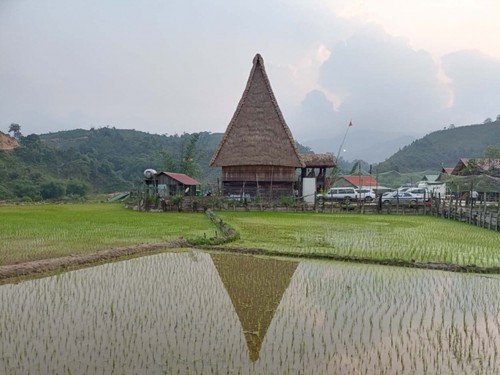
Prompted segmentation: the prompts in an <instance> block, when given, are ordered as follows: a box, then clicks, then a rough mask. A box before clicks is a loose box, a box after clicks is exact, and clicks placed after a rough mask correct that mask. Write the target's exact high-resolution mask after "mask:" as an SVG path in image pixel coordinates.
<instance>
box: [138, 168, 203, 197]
mask: <svg viewBox="0 0 500 375" xmlns="http://www.w3.org/2000/svg"><path fill="white" fill-rule="evenodd" d="M148 176H149V178H148V177H146V178H145V179H144V181H145V183H146V185H148V186H150V187H151V188H153V189H154V192H155V193H157V194H158V195H159V196H161V197H169V196H175V195H183V196H184V195H188V196H194V195H196V190H197V187H198V186H199V185H200V183H199V182H198V181H196V180H195V179H194V178H191V177H189V176H188V175H185V174H183V173H174V172H158V173H154V174H150V175H148Z"/></svg>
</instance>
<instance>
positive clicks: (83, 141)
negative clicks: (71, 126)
mask: <svg viewBox="0 0 500 375" xmlns="http://www.w3.org/2000/svg"><path fill="white" fill-rule="evenodd" d="M221 138H222V134H221V133H209V132H201V133H194V134H186V133H184V134H182V135H177V134H175V135H158V134H149V133H145V132H141V131H136V130H123V129H115V128H109V127H105V128H99V129H91V130H83V129H75V130H68V131H60V132H55V133H49V134H42V135H36V134H31V135H29V136H26V137H23V136H22V135H21V136H20V137H19V143H20V147H18V148H15V149H13V150H3V151H2V150H0V200H4V199H20V200H34V201H36V200H40V199H49V198H60V197H62V196H64V195H73V196H74V195H76V196H78V195H85V194H87V193H89V192H100V193H109V192H114V191H123V190H129V189H131V188H133V187H135V186H138V185H139V184H142V183H143V171H144V170H145V169H147V168H153V169H156V170H158V171H171V172H181V173H186V174H188V175H190V176H193V177H194V178H196V179H197V180H198V181H200V182H201V183H202V184H203V185H204V186H208V185H214V184H216V183H217V178H218V177H219V176H220V169H219V168H211V167H210V166H209V163H210V159H211V158H212V155H213V153H214V151H215V148H216V147H217V145H218V144H219V141H220V140H221ZM298 146H299V149H300V152H303V153H307V152H311V150H310V149H308V148H307V147H304V146H301V145H298Z"/></svg>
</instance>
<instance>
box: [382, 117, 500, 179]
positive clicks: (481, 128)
mask: <svg viewBox="0 0 500 375" xmlns="http://www.w3.org/2000/svg"><path fill="white" fill-rule="evenodd" d="M490 145H496V146H500V120H497V121H494V122H490V123H486V124H480V125H469V126H461V127H450V128H448V129H444V130H440V131H436V132H433V133H430V134H427V135H426V136H425V137H423V138H421V139H418V140H416V141H414V142H412V143H411V144H410V145H408V146H405V147H404V148H402V149H401V150H399V151H398V152H396V153H395V154H394V155H392V156H391V157H390V158H388V159H387V160H385V161H384V162H382V163H379V164H377V165H376V167H375V170H376V172H377V173H382V172H387V171H397V172H413V171H423V170H426V169H430V170H436V171H439V170H441V167H454V166H455V165H456V164H457V162H458V160H459V159H461V158H479V157H483V156H484V150H485V149H486V147H488V146H490Z"/></svg>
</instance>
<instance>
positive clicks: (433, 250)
mask: <svg viewBox="0 0 500 375" xmlns="http://www.w3.org/2000/svg"><path fill="white" fill-rule="evenodd" d="M217 215H218V216H219V217H220V218H222V219H223V220H224V221H225V222H228V223H230V224H231V226H232V227H233V228H234V229H236V231H238V232H239V234H240V239H239V240H238V241H236V242H233V243H231V244H227V245H226V246H230V247H241V248H259V249H263V250H267V251H269V252H273V253H279V252H283V253H289V254H303V255H308V254H310V255H335V256H340V257H352V258H365V259H366V258H368V259H375V260H385V259H394V260H402V261H407V262H424V263H428V262H432V263H447V264H453V265H459V266H471V265H475V266H478V267H488V268H491V267H500V250H499V248H498V243H499V240H500V234H499V233H498V232H493V231H489V230H486V229H481V228H478V227H474V226H470V225H467V224H464V223H459V222H454V221H450V220H444V219H440V218H434V217H429V216H414V215H357V214H352V215H346V214H338V215H331V214H311V213H270V212H265V213H263V212H244V213H242V212H218V213H217Z"/></svg>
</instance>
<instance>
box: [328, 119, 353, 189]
mask: <svg viewBox="0 0 500 375" xmlns="http://www.w3.org/2000/svg"><path fill="white" fill-rule="evenodd" d="M351 126H352V120H351V121H349V125H347V129H346V131H345V134H344V138H343V139H342V143H341V144H340V147H339V151H338V152H337V158H336V159H335V172H337V168H338V161H339V157H340V152H341V151H342V147H344V143H345V139H346V138H347V133H348V132H349V128H350V127H351ZM336 176H337V173H335V175H334V179H333V182H332V186H333V184H334V182H335V177H336Z"/></svg>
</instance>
